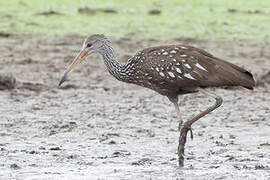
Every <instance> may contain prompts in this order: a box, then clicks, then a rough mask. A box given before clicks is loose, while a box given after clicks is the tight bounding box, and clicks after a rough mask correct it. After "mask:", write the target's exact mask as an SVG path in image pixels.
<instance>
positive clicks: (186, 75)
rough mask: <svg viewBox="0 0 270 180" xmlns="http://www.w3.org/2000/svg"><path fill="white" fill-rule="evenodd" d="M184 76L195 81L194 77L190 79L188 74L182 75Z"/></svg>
mask: <svg viewBox="0 0 270 180" xmlns="http://www.w3.org/2000/svg"><path fill="white" fill-rule="evenodd" d="M184 76H185V77H186V78H188V79H193V80H196V79H195V78H194V77H192V76H191V75H190V74H184Z"/></svg>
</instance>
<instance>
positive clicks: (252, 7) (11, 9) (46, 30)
mask: <svg viewBox="0 0 270 180" xmlns="http://www.w3.org/2000/svg"><path fill="white" fill-rule="evenodd" d="M83 7H89V8H92V9H96V8H114V9H116V10H117V11H118V13H117V14H109V13H104V12H97V13H96V14H94V15H89V14H82V13H79V12H78V9H79V8H83ZM154 8H155V9H160V10H161V14H160V15H149V14H148V13H147V12H148V11H149V10H150V9H154ZM229 9H236V12H229V11H228V10H229ZM50 10H53V11H55V12H58V13H61V15H50V16H44V15H37V13H41V12H46V11H50ZM256 10H259V12H258V13H247V11H256ZM0 32H7V33H13V34H14V33H15V34H49V35H64V34H80V35H88V34H93V33H104V34H106V35H109V36H115V37H124V36H127V35H128V34H133V35H134V36H135V37H140V38H156V39H159V38H160V39H166V38H174V37H184V38H199V39H211V40H235V39H244V40H256V41H257V40H259V41H261V40H265V39H267V38H268V36H269V35H270V3H269V0H153V1H150V0H110V1H109V0H88V1H87V0H84V1H83V0H0Z"/></svg>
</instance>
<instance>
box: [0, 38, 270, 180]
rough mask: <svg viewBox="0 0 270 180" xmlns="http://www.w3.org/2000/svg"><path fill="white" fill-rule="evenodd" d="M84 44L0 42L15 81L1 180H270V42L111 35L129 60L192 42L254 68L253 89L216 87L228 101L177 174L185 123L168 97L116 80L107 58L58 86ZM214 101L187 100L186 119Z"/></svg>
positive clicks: (3, 127)
mask: <svg viewBox="0 0 270 180" xmlns="http://www.w3.org/2000/svg"><path fill="white" fill-rule="evenodd" d="M82 41H83V38H82V37H77V36H65V37H46V36H9V37H0V54H1V56H0V67H1V69H0V74H1V75H2V76H3V75H7V74H10V75H12V76H14V77H15V78H16V82H17V83H16V87H15V88H14V89H9V90H8V89H4V90H0V113H1V117H0V118H1V119H0V154H1V155H0V179H232V178H234V179H270V135H269V134H270V93H269V91H270V44H269V43H254V42H246V41H238V42H208V41H199V40H194V39H174V40H167V41H157V40H143V39H140V40H131V39H129V38H125V39H113V44H114V47H115V50H116V52H117V56H118V57H119V59H120V60H121V61H122V62H124V61H125V60H126V59H127V57H129V56H130V55H132V54H134V53H135V52H136V51H138V50H140V49H142V48H144V47H148V46H150V45H151V46H154V45H159V44H172V43H185V44H190V45H193V46H197V47H201V48H204V49H206V50H207V51H209V52H211V53H213V54H215V55H216V56H218V57H222V58H223V59H226V60H228V61H230V62H233V63H235V64H238V65H241V66H242V67H245V68H247V69H249V70H251V71H252V72H253V74H254V76H255V79H256V80H257V82H258V86H257V87H256V88H255V90H254V91H249V90H246V89H244V88H230V89H212V91H213V92H215V93H216V94H218V95H220V96H222V97H223V98H224V104H223V105H222V107H220V108H219V109H218V110H216V111H214V112H213V113H211V114H209V115H207V116H206V117H204V118H202V119H201V120H199V121H198V122H197V123H196V124H194V126H193V131H194V136H195V137H194V140H193V141H191V140H190V139H188V142H187V145H186V156H185V158H186V161H185V168H183V169H178V167H177V154H176V152H177V140H178V134H179V133H178V131H177V123H178V120H177V118H176V115H175V111H174V108H173V106H172V105H171V104H170V103H169V101H168V100H167V98H166V97H162V96H160V95H158V94H157V93H155V92H153V91H151V90H148V89H145V88H141V87H138V86H135V85H131V84H125V83H122V82H119V81H117V80H115V79H114V78H113V77H111V76H110V75H109V73H108V72H107V71H106V69H105V66H104V64H103V61H102V59H101V57H100V56H99V55H92V56H91V57H89V58H88V60H87V61H86V62H84V63H83V65H80V67H79V68H77V70H76V71H74V72H73V73H72V74H71V76H70V77H69V81H68V82H66V83H65V84H64V86H63V87H61V88H59V87H58V86H57V85H58V81H59V79H60V76H61V75H62V73H63V71H64V70H65V68H66V67H67V65H68V64H69V63H70V61H71V60H72V59H73V58H74V56H75V55H76V53H77V52H78V51H79V50H80V48H81V43H82ZM211 103H213V102H212V101H211V100H209V98H207V97H204V95H203V94H200V93H198V94H190V95H184V96H181V97H180V104H181V112H182V114H183V118H184V119H187V118H189V117H191V116H192V115H193V114H196V113H198V112H199V109H203V108H206V107H207V106H209V105H210V104H211Z"/></svg>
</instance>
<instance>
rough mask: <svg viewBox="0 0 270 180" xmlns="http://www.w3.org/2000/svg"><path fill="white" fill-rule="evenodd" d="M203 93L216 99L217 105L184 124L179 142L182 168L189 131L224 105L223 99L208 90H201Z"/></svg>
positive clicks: (179, 159)
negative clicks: (198, 121) (193, 125)
mask: <svg viewBox="0 0 270 180" xmlns="http://www.w3.org/2000/svg"><path fill="white" fill-rule="evenodd" d="M201 92H203V93H204V94H206V95H208V96H210V97H212V98H215V100H216V102H215V104H213V105H212V106H210V107H209V108H207V109H206V110H204V111H203V112H201V113H199V114H198V115H196V116H195V117H193V118H192V119H190V120H188V121H186V122H185V123H184V124H183V126H182V128H181V131H180V137H179V141H178V161H179V166H180V167H183V166H184V150H185V144H186V137H187V133H188V131H190V130H191V125H192V124H193V123H195V122H196V121H197V120H199V119H200V118H201V117H203V116H205V115H206V114H208V113H210V112H212V111H214V110H215V109H216V108H218V107H219V106H221V104H222V98H221V97H220V96H217V95H214V94H212V93H209V92H207V91H206V90H201Z"/></svg>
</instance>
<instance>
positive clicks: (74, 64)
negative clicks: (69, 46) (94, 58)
mask: <svg viewBox="0 0 270 180" xmlns="http://www.w3.org/2000/svg"><path fill="white" fill-rule="evenodd" d="M88 55H89V53H88V51H87V50H86V49H85V48H83V49H82V50H81V52H80V53H79V54H78V55H77V57H76V58H75V59H74V60H73V61H72V63H71V64H70V65H69V66H68V68H67V69H66V70H65V72H64V74H63V76H62V78H61V80H60V82H59V86H61V84H63V82H64V81H65V80H66V78H67V76H68V74H69V73H71V72H72V71H73V70H74V69H75V68H76V67H77V66H78V64H80V63H81V62H82V61H83V60H84V59H85V58H86V57H87V56H88Z"/></svg>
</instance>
